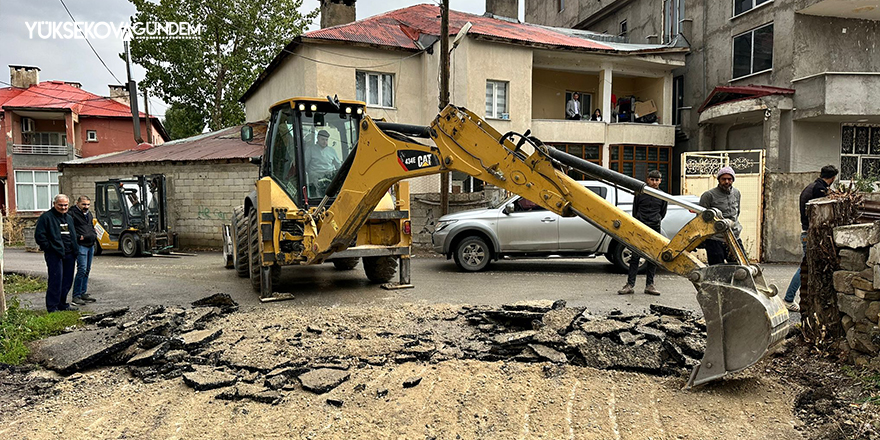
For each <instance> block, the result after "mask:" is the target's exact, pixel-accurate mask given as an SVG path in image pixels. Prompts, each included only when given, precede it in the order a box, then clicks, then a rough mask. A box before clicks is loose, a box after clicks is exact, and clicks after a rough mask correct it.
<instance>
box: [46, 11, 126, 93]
mask: <svg viewBox="0 0 880 440" xmlns="http://www.w3.org/2000/svg"><path fill="white" fill-rule="evenodd" d="M58 1H60V2H61V6H64V10H65V11H67V15H68V16H70V19H71V20H73V22H74V23H76V19H75V18H73V14H71V13H70V9H68V8H67V5H66V4H64V0H58ZM77 29H79V27H77ZM79 32H80V33H81V34H82V36H83V39H84V40H86V43H88V44H89V47H90V48H91V49H92V52H93V53H94V54H95V56H96V57H98V60H99V61H101V64H103V65H104V68H105V69H107V71H108V72H110V76H112V77H113V79H115V80H116V82H117V83H120V84H121V83H122V81H120V80H119V78H117V77H116V75H114V74H113V71H112V70H110V67H108V66H107V63H105V62H104V59H103V58H101V55H98V51H97V50H95V46H92V42H91V41H89V39H88V38H86V34H85V33H84V32H83V31H82V29H79Z"/></svg>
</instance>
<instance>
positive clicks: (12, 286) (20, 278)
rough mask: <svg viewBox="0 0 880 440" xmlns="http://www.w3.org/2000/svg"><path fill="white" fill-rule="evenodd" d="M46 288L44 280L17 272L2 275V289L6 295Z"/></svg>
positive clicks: (42, 290) (40, 290)
mask: <svg viewBox="0 0 880 440" xmlns="http://www.w3.org/2000/svg"><path fill="white" fill-rule="evenodd" d="M47 288H48V284H47V283H46V280H44V279H42V278H37V277H31V276H27V275H19V274H17V273H9V274H4V275H3V290H5V291H6V294H7V295H13V294H16V293H34V292H45V291H46V289H47Z"/></svg>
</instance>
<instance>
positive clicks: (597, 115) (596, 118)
mask: <svg viewBox="0 0 880 440" xmlns="http://www.w3.org/2000/svg"><path fill="white" fill-rule="evenodd" d="M590 120H591V121H598V122H602V110H599V109H596V111H594V112H593V116H592V117H590Z"/></svg>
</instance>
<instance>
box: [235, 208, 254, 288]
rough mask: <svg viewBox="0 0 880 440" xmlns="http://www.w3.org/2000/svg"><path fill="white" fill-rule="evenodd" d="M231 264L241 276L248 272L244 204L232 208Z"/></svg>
mask: <svg viewBox="0 0 880 440" xmlns="http://www.w3.org/2000/svg"><path fill="white" fill-rule="evenodd" d="M232 246H233V248H232V255H233V262H232V265H233V266H235V272H236V273H237V274H238V276H239V277H241V278H247V277H248V275H249V274H250V266H248V218H247V217H246V216H245V215H244V206H239V207H237V208H235V209H233V210H232Z"/></svg>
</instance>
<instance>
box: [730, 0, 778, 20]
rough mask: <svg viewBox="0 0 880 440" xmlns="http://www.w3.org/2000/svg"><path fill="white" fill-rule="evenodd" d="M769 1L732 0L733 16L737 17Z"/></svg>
mask: <svg viewBox="0 0 880 440" xmlns="http://www.w3.org/2000/svg"><path fill="white" fill-rule="evenodd" d="M769 1H770V0H733V15H734V16H737V15H739V14H742V13H743V12H746V11H750V10H752V9H754V8H755V7H757V6H759V5H762V4H764V3H767V2H769Z"/></svg>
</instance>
